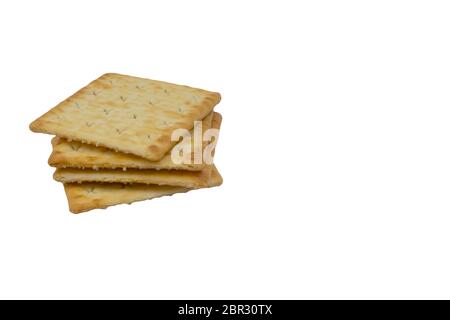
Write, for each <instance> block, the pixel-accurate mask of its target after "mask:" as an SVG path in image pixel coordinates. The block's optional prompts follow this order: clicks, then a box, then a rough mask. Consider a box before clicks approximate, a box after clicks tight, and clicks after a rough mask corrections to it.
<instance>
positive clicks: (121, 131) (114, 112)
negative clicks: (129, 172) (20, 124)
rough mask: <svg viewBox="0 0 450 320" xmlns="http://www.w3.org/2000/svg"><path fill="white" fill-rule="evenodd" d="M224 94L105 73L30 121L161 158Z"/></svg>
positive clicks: (69, 135)
mask: <svg viewBox="0 0 450 320" xmlns="http://www.w3.org/2000/svg"><path fill="white" fill-rule="evenodd" d="M219 101H220V94H219V93H216V92H210V91H205V90H202V89H196V88H191V87H188V86H182V85H176V84H172V83H167V82H161V81H155V80H149V79H143V78H137V77H131V76H126V75H121V74H115V73H107V74H104V75H102V76H101V77H100V78H98V79H97V80H94V81H93V82H91V83H90V84H88V85H87V86H86V87H84V88H82V89H81V90H79V91H78V92H77V93H75V94H74V95H72V96H71V97H70V98H68V99H66V100H64V101H63V102H61V103H60V104H58V105H57V106H56V107H54V108H53V109H51V110H50V111H48V112H47V113H45V114H44V115H43V116H41V117H39V118H38V119H36V120H35V121H33V122H32V123H31V124H30V129H31V130H32V131H34V132H43V133H49V134H54V135H57V136H60V137H63V138H66V139H69V140H77V141H81V142H84V143H89V144H94V145H96V146H103V147H107V148H110V149H113V150H116V151H122V152H125V153H132V154H135V155H138V156H141V157H143V158H146V159H149V160H152V161H157V160H159V159H161V158H162V157H163V156H164V154H165V153H166V152H168V151H169V150H170V149H171V148H172V146H174V145H175V144H176V143H177V141H171V134H172V132H173V131H174V130H175V129H178V128H183V129H187V130H190V129H192V128H193V126H194V121H201V120H202V119H203V118H205V117H206V116H207V115H208V114H209V113H210V112H211V111H212V109H213V108H214V106H215V105H216V104H217V103H219Z"/></svg>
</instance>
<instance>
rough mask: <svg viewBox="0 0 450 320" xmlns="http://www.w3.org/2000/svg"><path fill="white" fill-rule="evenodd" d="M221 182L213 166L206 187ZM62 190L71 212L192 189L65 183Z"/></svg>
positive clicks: (102, 207) (140, 185)
mask: <svg viewBox="0 0 450 320" xmlns="http://www.w3.org/2000/svg"><path fill="white" fill-rule="evenodd" d="M222 182H223V180H222V177H221V176H220V174H219V172H218V171H217V168H216V167H215V166H213V169H212V173H211V177H210V180H209V183H208V185H207V187H215V186H219V185H221V184H222ZM64 190H65V192H66V196H67V200H68V203H69V210H70V211H71V212H72V213H80V212H85V211H89V210H92V209H104V208H107V207H109V206H114V205H118V204H123V203H128V204H130V203H133V202H136V201H142V200H149V199H153V198H157V197H162V196H168V195H173V194H175V193H180V192H187V191H190V190H193V189H190V188H185V187H175V186H158V185H146V184H131V185H124V184H120V183H106V184H103V183H81V184H78V183H67V184H64Z"/></svg>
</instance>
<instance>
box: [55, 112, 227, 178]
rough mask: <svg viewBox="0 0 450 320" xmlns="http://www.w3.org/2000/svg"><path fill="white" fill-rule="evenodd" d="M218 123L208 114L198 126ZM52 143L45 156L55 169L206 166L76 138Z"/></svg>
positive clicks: (218, 119) (217, 117)
mask: <svg viewBox="0 0 450 320" xmlns="http://www.w3.org/2000/svg"><path fill="white" fill-rule="evenodd" d="M221 122H222V116H221V115H220V114H219V113H217V112H213V113H210V114H209V115H208V116H207V117H206V118H205V119H203V121H202V129H203V131H206V130H208V129H209V128H210V127H212V128H214V129H220V125H221ZM192 137H193V140H192V142H193V144H194V139H195V135H192ZM205 144H206V143H205ZM199 145H200V144H199ZM52 146H53V151H52V153H51V155H50V158H49V159H48V163H49V165H51V166H53V167H57V168H66V167H70V168H82V169H84V168H92V169H96V168H107V169H115V168H138V169H170V170H193V171H199V170H202V169H204V168H205V166H206V164H204V163H201V164H194V163H192V164H189V163H186V164H176V163H174V162H173V161H172V157H171V154H170V152H168V153H167V154H165V155H164V157H163V158H162V159H161V160H159V161H150V160H147V159H144V158H141V157H138V156H135V155H131V154H126V153H121V152H115V151H113V150H111V149H107V148H103V147H96V146H93V145H89V144H85V143H81V142H78V141H71V142H69V141H67V140H66V139H62V138H59V137H55V138H53V140H52ZM200 152H201V150H200ZM192 157H193V155H192ZM192 157H191V158H192Z"/></svg>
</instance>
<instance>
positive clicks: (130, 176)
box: [53, 166, 211, 188]
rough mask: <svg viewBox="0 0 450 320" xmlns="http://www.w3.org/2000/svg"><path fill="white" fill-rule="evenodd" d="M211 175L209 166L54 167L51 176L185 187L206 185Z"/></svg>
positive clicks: (71, 179) (64, 179) (55, 177)
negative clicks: (95, 168) (163, 168)
mask: <svg viewBox="0 0 450 320" xmlns="http://www.w3.org/2000/svg"><path fill="white" fill-rule="evenodd" d="M210 175H211V166H207V167H206V168H205V169H203V170H201V171H184V170H154V169H149V170H141V169H127V170H122V169H101V170H93V169H85V170H83V169H76V168H65V169H59V168H58V169H56V171H55V173H54V174H53V178H54V179H55V180H56V181H59V182H63V183H74V182H78V183H81V182H108V183H115V182H119V183H143V184H157V185H169V186H180V187H187V188H198V187H206V186H207V185H208V182H209V177H210Z"/></svg>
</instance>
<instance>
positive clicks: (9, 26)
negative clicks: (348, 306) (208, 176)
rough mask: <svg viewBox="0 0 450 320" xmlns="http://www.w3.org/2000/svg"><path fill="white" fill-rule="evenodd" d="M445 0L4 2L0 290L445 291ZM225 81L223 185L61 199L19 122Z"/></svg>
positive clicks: (16, 294) (0, 12) (47, 293)
mask: <svg viewBox="0 0 450 320" xmlns="http://www.w3.org/2000/svg"><path fill="white" fill-rule="evenodd" d="M449 17H450V5H449V3H448V1H379V0H378V1H272V2H269V1H255V2H251V1H236V2H232V1H222V2H220V3H219V2H218V1H177V2H175V1H158V2H152V1H129V0H128V1H121V2H119V1H85V2H84V1H1V2H0V41H1V42H0V49H1V50H0V57H1V59H0V87H1V98H0V101H1V114H2V117H3V118H2V121H1V126H0V130H1V131H0V133H1V136H2V156H1V165H2V170H3V173H2V180H1V182H2V183H1V187H0V188H1V195H2V197H1V204H0V206H1V207H0V297H1V298H139V299H140V298H161V299H163V298H180V299H187V298H191V299H196V298H211V299H215V298H254V299H259V298H268V299H270V298H297V299H300V298H308V299H314V298H344V299H347V298H362V299H365V298H388V299H389V298H450V272H449V270H450V257H449V244H450V225H449V224H450V201H449V200H450V147H449V146H450V125H449V123H450V94H449V86H450V62H449V61H450V44H449V43H450V40H449V39H450V37H449V36H450V19H449ZM105 72H119V73H125V74H131V75H136V76H142V77H148V78H153V79H160V80H166V81H170V82H175V83H182V84H188V85H191V86H197V87H201V88H205V89H209V90H217V91H219V92H221V94H222V97H223V100H222V102H221V103H220V105H218V106H217V110H218V111H219V112H221V113H222V114H223V118H224V120H223V127H222V131H221V137H220V141H219V144H218V149H217V154H216V164H217V166H218V168H219V170H220V171H221V173H222V174H223V177H224V179H225V183H224V184H223V186H221V187H219V188H214V189H210V190H199V191H195V192H191V193H188V194H182V195H175V196H173V197H166V198H161V199H157V200H153V201H145V202H141V203H136V204H133V205H131V206H128V205H121V206H117V207H113V208H109V209H107V210H103V211H100V210H96V211H91V212H89V213H86V214H81V215H72V214H70V213H69V211H68V209H67V203H66V198H65V194H64V191H63V188H62V186H61V185H60V184H59V183H57V182H55V181H53V180H52V172H53V170H52V169H51V168H50V167H48V165H47V158H48V155H49V153H50V149H51V148H50V136H47V135H42V134H33V133H31V132H30V131H29V130H28V125H29V123H30V122H31V121H32V120H34V119H35V118H36V117H38V116H39V115H41V114H42V113H44V112H45V111H47V110H48V109H49V108H51V107H53V106H54V105H56V104H57V103H58V102H60V101H61V100H63V99H65V98H66V97H67V96H69V95H70V94H72V93H73V92H75V91H76V90H77V89H79V88H80V87H82V86H84V85H85V84H87V83H88V82H89V81H91V80H93V79H95V78H96V77H98V76H100V75H101V74H102V73H105Z"/></svg>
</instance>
